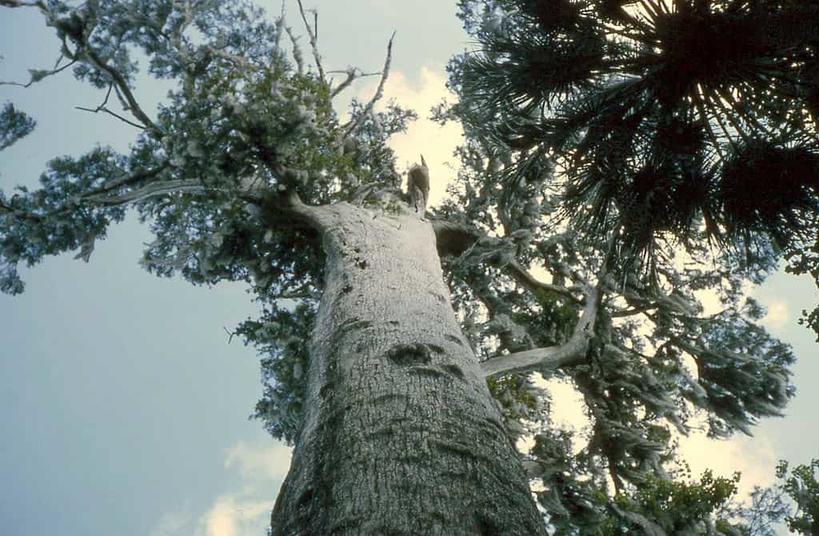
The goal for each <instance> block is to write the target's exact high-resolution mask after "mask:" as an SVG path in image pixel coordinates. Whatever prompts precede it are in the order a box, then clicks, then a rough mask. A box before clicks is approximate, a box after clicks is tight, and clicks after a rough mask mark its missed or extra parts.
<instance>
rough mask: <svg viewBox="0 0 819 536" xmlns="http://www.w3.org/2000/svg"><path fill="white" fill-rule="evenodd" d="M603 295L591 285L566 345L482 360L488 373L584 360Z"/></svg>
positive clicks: (495, 375) (492, 375)
mask: <svg viewBox="0 0 819 536" xmlns="http://www.w3.org/2000/svg"><path fill="white" fill-rule="evenodd" d="M600 297H601V296H600V289H599V288H597V287H589V288H588V290H587V291H586V305H585V306H584V308H583V314H582V315H581V316H580V320H579V321H578V322H577V326H575V328H574V333H573V334H572V337H571V338H570V339H569V340H568V341H567V342H566V343H565V344H562V345H560V346H548V347H545V348H535V349H532V350H526V351H524V352H516V353H514V354H508V355H502V356H498V357H493V358H491V359H489V360H487V361H484V362H483V363H481V370H482V371H483V374H484V376H485V377H486V378H494V377H497V376H500V375H501V374H508V373H511V372H531V371H534V370H543V369H550V370H554V369H558V368H561V367H565V366H568V365H576V364H579V363H582V362H583V361H584V360H585V358H586V351H587V350H588V347H589V341H590V340H591V338H592V336H593V334H594V324H595V320H596V319H597V312H598V310H599V308H600Z"/></svg>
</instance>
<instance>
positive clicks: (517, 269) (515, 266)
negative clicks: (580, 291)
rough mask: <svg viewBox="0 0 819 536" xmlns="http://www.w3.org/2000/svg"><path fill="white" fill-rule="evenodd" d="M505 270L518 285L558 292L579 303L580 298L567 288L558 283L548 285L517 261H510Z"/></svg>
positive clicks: (530, 288) (534, 290) (530, 289)
mask: <svg viewBox="0 0 819 536" xmlns="http://www.w3.org/2000/svg"><path fill="white" fill-rule="evenodd" d="M505 268H506V270H507V271H508V272H509V275H511V276H512V278H513V279H514V280H515V281H517V283H518V284H519V285H521V286H522V287H525V288H526V289H528V290H529V291H530V292H537V291H538V290H546V291H549V292H554V293H555V294H560V295H561V296H563V297H565V298H568V299H569V300H571V301H573V302H575V303H581V300H579V299H577V298H576V297H575V296H574V294H572V293H571V291H570V290H569V289H567V288H566V287H563V286H560V285H550V284H549V283H544V282H542V281H539V280H538V279H536V278H535V277H534V276H533V275H532V274H530V273H529V272H528V271H527V270H526V269H525V268H524V267H523V266H521V265H520V263H518V261H512V262H510V263H509V264H507V265H506V267H505Z"/></svg>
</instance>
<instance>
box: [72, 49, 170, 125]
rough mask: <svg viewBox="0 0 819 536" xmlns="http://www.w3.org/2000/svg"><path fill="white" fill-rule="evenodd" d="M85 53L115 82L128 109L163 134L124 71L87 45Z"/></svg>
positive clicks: (144, 123)
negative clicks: (142, 105) (134, 91)
mask: <svg viewBox="0 0 819 536" xmlns="http://www.w3.org/2000/svg"><path fill="white" fill-rule="evenodd" d="M84 55H85V56H86V57H87V58H88V60H89V61H90V63H91V64H92V65H93V66H94V67H96V68H97V69H99V70H100V71H102V72H104V73H105V74H107V75H108V76H109V78H111V80H112V81H113V82H114V84H116V86H117V91H118V93H120V92H121V95H122V96H123V97H124V98H125V101H126V102H127V103H128V109H129V110H130V111H131V113H132V114H133V115H134V117H136V118H137V119H138V120H139V121H140V122H141V123H142V124H143V125H144V126H145V127H146V128H148V129H150V130H152V131H154V132H156V133H158V134H162V129H161V128H159V126H158V125H157V124H156V123H154V122H153V121H152V120H151V118H150V117H148V114H146V113H145V112H144V111H143V110H142V107H140V105H139V103H138V102H137V100H136V98H135V97H134V94H133V92H132V91H131V88H130V87H128V82H127V81H126V80H125V77H124V76H122V73H120V72H119V71H117V70H116V69H114V68H113V67H111V66H110V65H108V64H107V63H105V61H104V60H103V59H102V58H100V57H99V56H98V55H97V53H96V52H94V51H93V50H91V49H90V48H88V47H87V46H86V47H85V50H84Z"/></svg>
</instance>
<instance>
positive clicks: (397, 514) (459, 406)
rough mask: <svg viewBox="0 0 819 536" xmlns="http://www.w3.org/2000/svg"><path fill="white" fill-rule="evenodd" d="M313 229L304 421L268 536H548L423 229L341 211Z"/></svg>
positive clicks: (414, 222) (409, 221)
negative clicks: (317, 241)
mask: <svg viewBox="0 0 819 536" xmlns="http://www.w3.org/2000/svg"><path fill="white" fill-rule="evenodd" d="M324 219H326V222H324V225H323V227H324V247H325V250H326V253H327V270H326V287H325V291H324V295H323V297H322V302H321V306H320V309H319V315H318V318H317V323H316V328H315V332H314V334H313V339H312V342H311V353H310V368H309V372H308V379H307V381H308V386H307V395H306V397H307V398H306V401H305V403H306V409H305V421H304V424H303V429H302V431H301V434H300V437H299V439H298V441H297V444H296V449H295V451H294V455H293V462H292V466H291V469H290V472H289V474H288V476H287V479H286V480H285V483H284V485H283V487H282V491H281V493H280V495H279V499H278V501H277V503H276V507H275V509H274V511H273V516H272V529H273V534H274V535H276V536H278V535H288V536H290V535H305V536H306V535H334V534H345V535H358V534H368V535H369V534H373V535H375V534H378V535H409V534H424V535H427V534H429V535H435V534H441V535H447V536H450V535H466V534H469V535H517V534H520V535H527V536H529V535H537V534H545V528H544V523H543V520H542V518H541V516H540V514H539V513H538V512H537V509H536V507H535V505H534V502H533V500H532V498H531V495H530V492H529V489H528V482H527V479H526V477H525V475H524V472H523V470H522V468H521V465H520V462H519V460H518V457H517V454H516V452H515V450H514V447H513V445H512V444H511V443H510V441H509V440H508V439H507V437H506V434H505V433H504V429H503V425H502V420H501V416H500V414H499V412H498V410H497V408H496V406H495V404H494V402H493V400H492V399H491V395H490V394H489V391H488V389H487V387H486V383H485V381H484V380H483V379H482V377H481V376H480V373H479V368H478V363H477V359H476V357H475V355H474V352H473V351H472V350H471V348H470V346H469V344H468V343H467V341H466V340H465V338H464V337H463V335H462V334H461V331H460V327H459V325H458V323H457V320H456V318H455V315H454V314H453V311H452V308H451V305H450V301H449V293H448V290H447V288H446V286H445V284H444V282H443V277H442V273H441V267H440V260H439V258H438V255H437V252H436V250H435V237H434V235H433V232H432V228H431V226H430V225H429V224H427V223H425V222H423V221H419V220H418V219H417V217H414V216H409V215H403V216H401V215H398V216H395V217H387V216H383V215H375V214H373V213H371V212H369V211H367V210H364V209H359V208H356V207H352V206H350V205H344V204H342V205H337V206H334V207H332V208H331V209H329V210H328V212H327V213H326V214H325V215H324Z"/></svg>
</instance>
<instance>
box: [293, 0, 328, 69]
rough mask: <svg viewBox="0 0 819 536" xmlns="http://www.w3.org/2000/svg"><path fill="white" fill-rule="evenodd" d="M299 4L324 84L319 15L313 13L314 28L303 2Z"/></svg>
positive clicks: (299, 1) (299, 0)
mask: <svg viewBox="0 0 819 536" xmlns="http://www.w3.org/2000/svg"><path fill="white" fill-rule="evenodd" d="M298 3H299V13H301V20H302V21H303V22H304V28H305V29H306V30H307V37H309V38H310V48H311V49H312V50H313V60H314V61H315V62H316V69H317V70H318V74H319V79H320V80H321V81H322V82H324V81H325V79H324V68H323V67H322V66H321V54H319V50H318V14H317V13H316V12H315V11H313V26H312V27H311V26H310V22H309V21H308V20H307V14H306V13H305V11H304V5H303V4H302V2H301V0H298Z"/></svg>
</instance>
